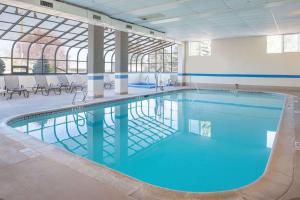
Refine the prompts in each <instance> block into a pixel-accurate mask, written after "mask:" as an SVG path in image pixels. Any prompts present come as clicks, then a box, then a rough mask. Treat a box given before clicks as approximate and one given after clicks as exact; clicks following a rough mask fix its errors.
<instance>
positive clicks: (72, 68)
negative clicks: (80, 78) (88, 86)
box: [68, 61, 77, 73]
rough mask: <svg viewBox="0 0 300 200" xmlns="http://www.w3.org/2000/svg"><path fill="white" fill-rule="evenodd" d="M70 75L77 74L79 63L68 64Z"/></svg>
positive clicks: (70, 62)
mask: <svg viewBox="0 0 300 200" xmlns="http://www.w3.org/2000/svg"><path fill="white" fill-rule="evenodd" d="M68 73H77V62H74V61H69V62H68Z"/></svg>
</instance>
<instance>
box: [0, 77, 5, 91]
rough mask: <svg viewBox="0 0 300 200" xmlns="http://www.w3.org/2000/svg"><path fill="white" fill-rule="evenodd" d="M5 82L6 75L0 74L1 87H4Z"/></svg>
mask: <svg viewBox="0 0 300 200" xmlns="http://www.w3.org/2000/svg"><path fill="white" fill-rule="evenodd" d="M4 87H5V82H4V76H0V89H4Z"/></svg>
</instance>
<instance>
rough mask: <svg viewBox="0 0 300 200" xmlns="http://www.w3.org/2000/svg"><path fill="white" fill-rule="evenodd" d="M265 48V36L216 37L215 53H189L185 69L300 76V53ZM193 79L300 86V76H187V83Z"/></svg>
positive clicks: (199, 72) (229, 82) (206, 71)
mask: <svg viewBox="0 0 300 200" xmlns="http://www.w3.org/2000/svg"><path fill="white" fill-rule="evenodd" d="M266 48H267V47H266V36H260V37H245V38H232V39H220V40H213V41H212V56H208V57H201V56H187V58H186V66H185V70H184V71H185V73H193V74H194V73H196V74H197V73H198V74H201V73H202V74H203V73H204V74H263V75H270V74H271V75H273V74H277V75H280V74H281V75H300V53H283V54H267V53H266ZM187 51H188V50H187ZM187 55H188V54H187ZM190 79H191V80H192V82H198V83H216V84H235V83H238V84H243V85H264V86H298V87H300V78H252V77H251V78H249V77H247V78H244V77H205V76H192V77H185V82H188V81H189V80H190Z"/></svg>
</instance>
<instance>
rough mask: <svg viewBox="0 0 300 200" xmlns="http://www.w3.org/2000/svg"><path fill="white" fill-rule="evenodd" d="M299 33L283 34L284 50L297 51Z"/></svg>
mask: <svg viewBox="0 0 300 200" xmlns="http://www.w3.org/2000/svg"><path fill="white" fill-rule="evenodd" d="M298 45H299V35H298V34H292V35H284V52H297V51H298V50H299V47H298Z"/></svg>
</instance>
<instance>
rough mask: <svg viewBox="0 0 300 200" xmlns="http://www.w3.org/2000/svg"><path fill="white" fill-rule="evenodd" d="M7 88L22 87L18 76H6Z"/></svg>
mask: <svg viewBox="0 0 300 200" xmlns="http://www.w3.org/2000/svg"><path fill="white" fill-rule="evenodd" d="M4 81H5V88H6V89H8V90H13V89H17V88H19V87H20V85H19V78H18V76H4Z"/></svg>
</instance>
